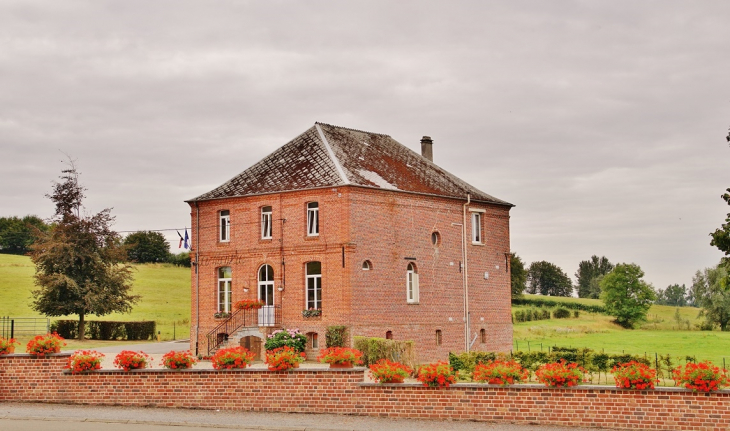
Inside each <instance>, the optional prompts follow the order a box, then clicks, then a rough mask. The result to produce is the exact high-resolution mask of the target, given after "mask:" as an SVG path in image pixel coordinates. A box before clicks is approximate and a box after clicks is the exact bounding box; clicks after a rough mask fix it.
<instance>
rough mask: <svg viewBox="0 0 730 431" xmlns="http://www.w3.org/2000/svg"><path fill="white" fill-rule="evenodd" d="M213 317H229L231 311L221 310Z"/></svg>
mask: <svg viewBox="0 0 730 431" xmlns="http://www.w3.org/2000/svg"><path fill="white" fill-rule="evenodd" d="M213 317H215V318H216V319H228V318H229V317H231V313H228V312H225V311H219V312H217V313H213Z"/></svg>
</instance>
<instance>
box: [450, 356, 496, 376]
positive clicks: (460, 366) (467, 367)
mask: <svg viewBox="0 0 730 431" xmlns="http://www.w3.org/2000/svg"><path fill="white" fill-rule="evenodd" d="M496 359H497V354H496V353H494V352H464V353H460V354H458V355H455V354H453V353H451V352H449V365H451V368H453V369H454V370H457V371H463V372H465V373H468V374H471V373H473V372H474V368H475V367H476V366H477V365H479V364H487V363H489V362H492V361H494V360H496Z"/></svg>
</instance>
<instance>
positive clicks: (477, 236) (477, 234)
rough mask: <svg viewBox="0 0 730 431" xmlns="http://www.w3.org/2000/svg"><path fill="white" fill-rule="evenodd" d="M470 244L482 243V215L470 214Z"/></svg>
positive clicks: (477, 213)
mask: <svg viewBox="0 0 730 431" xmlns="http://www.w3.org/2000/svg"><path fill="white" fill-rule="evenodd" d="M471 242H473V243H475V244H481V243H482V213H480V212H472V213H471Z"/></svg>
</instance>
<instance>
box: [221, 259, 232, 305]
mask: <svg viewBox="0 0 730 431" xmlns="http://www.w3.org/2000/svg"><path fill="white" fill-rule="evenodd" d="M231 280H232V273H231V267H230V266H222V267H220V268H218V312H222V313H230V312H231Z"/></svg>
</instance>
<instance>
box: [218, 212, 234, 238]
mask: <svg viewBox="0 0 730 431" xmlns="http://www.w3.org/2000/svg"><path fill="white" fill-rule="evenodd" d="M218 227H219V229H218V241H220V242H230V241H231V212H230V211H229V210H221V211H219V212H218Z"/></svg>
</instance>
